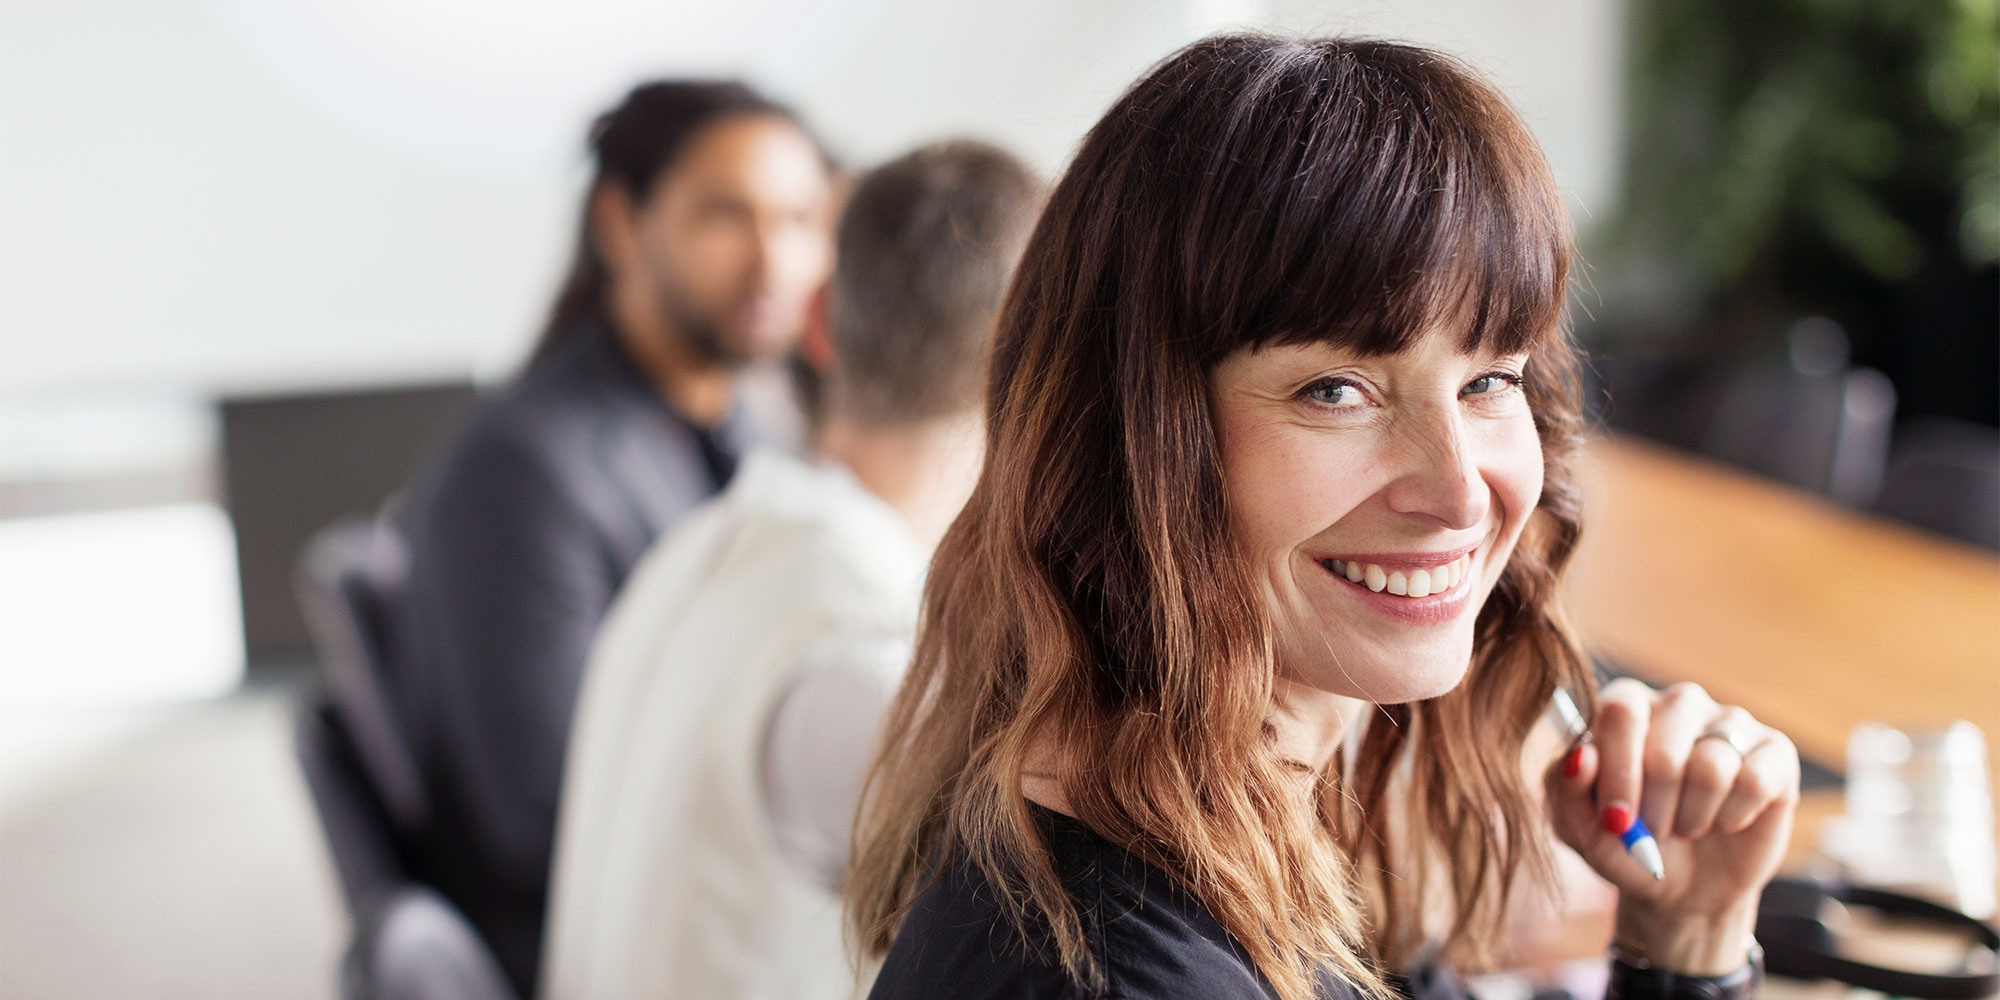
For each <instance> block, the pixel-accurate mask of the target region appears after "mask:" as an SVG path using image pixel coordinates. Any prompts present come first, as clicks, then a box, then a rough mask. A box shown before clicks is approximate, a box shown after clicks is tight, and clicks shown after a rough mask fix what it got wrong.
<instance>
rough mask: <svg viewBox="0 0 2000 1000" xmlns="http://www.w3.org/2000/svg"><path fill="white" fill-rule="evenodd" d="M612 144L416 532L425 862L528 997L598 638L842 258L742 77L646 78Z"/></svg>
mask: <svg viewBox="0 0 2000 1000" xmlns="http://www.w3.org/2000/svg"><path fill="white" fill-rule="evenodd" d="M591 146H592V150H593V152H594V154H595V159H596V164H597V176H596V178H595V180H594V182H593V183H592V185H591V187H590V190H589V193H588V196H587V200H586V205H585V214H584V219H583V225H582V227H581V233H580V238H579V243H578V247H577V256H576V261H575V263H574V265H573V266H572V269H571V271H570V274H569V277H568V279H567V281H566V283H565V286H564V287H563V289H562V291H561V293H560V295H559V296H558V299H557V302H556V305H555V308H554V310H553V314H552V315H551V317H550V320H549V322H548V324H547V326H546V328H545V330H544V332H543V335H542V340H541V342H540V344H539V345H538V346H537V348H536V350H535V353H534V356H533V358H532V360H531V361H530V363H529V366H528V368H527V370H526V371H525V373H523V374H522V376H521V377H520V378H519V379H518V380H517V381H516V382H515V383H514V384H512V385H511V386H509V387H508V388H506V389H505V390H504V391H502V392H500V393H499V394H497V396H496V397H495V398H493V399H492V400H491V401H489V402H488V403H487V404H486V405H485V406H484V407H483V408H482V409H481V410H480V411H479V412H478V413H477V414H476V415H475V416H474V417H473V418H472V419H471V420H470V421H469V422H468V424H467V425H466V426H465V427H463V428H461V429H460V431H459V432H458V433H457V434H456V435H455V437H454V438H453V440H452V441H451V442H450V443H449V444H447V445H446V447H445V448H444V449H443V450H442V451H441V453H440V454H438V455H435V456H433V458H432V460H431V461H430V462H429V464H428V465H427V466H426V467H425V468H424V470H423V471H422V472H421V473H420V474H419V476H418V478H417V479H416V481H415V482H414V483H413V484H412V486H411V489H410V490H409V492H408V494H407V496H406V497H405V498H404V499H405V506H404V507H403V509H402V515H401V517H400V521H401V525H402V528H403V531H404V533H405V535H406V537H407V542H408V547H409V571H410V580H409V591H408V602H407V606H406V611H407V614H406V615H405V616H404V621H403V622H402V623H401V624H402V628H403V635H402V637H401V638H402V649H403V657H402V658H403V660H404V661H405V663H406V668H405V669H401V670H399V671H398V683H399V686H400V687H401V690H398V691H397V692H395V695H396V698H395V700H396V703H397V705H398V707H399V710H400V711H401V712H402V714H403V716H404V717H403V718H402V719H401V720H400V721H401V723H402V724H403V726H404V727H405V729H406V730H407V735H408V736H409V737H410V743H411V744H412V745H413V746H414V747H415V748H416V752H417V755H418V758H419V765H420V767H421V768H422V769H423V770H424V772H425V782H426V785H427V787H428V791H429V794H430V806H431V815H430V817H429V820H428V823H427V824H426V829H425V830H424V831H423V832H422V835H421V837H420V840H421V843H420V844H419V845H418V848H417V851H416V853H417V855H418V856H417V857H416V858H414V859H412V861H413V864H414V867H415V868H416V869H417V874H418V876H419V877H421V878H423V879H426V880H428V881H430V882H431V883H433V884H435V885H436V886H437V887H438V888H439V889H440V890H441V891H442V892H443V893H444V894H445V896H447V897H448V898H450V899H451V900H452V901H453V902H454V903H456V904H457V905H458V906H459V907H460V909H462V910H464V912H465V914H466V915H467V917H469V918H470V919H471V921H472V923H473V924H474V926H475V927H477V928H478V929H479V931H480V933H481V934H482V935H483V936H484V937H485V938H486V939H487V942H488V943H489V944H490V945H491V946H492V947H493V950H494V952H495V954H496V955H497V957H498V958H499V959H500V962H501V965H502V966H503V967H504V968H505V969H506V971H507V973H508V975H509V977H510V978H511V979H512V980H513V982H514V985H515V987H516V988H517V989H518V990H520V991H521V993H522V995H524V996H525V995H528V994H529V993H530V991H531V989H532V986H533V984H534V982H535V975H536V962H537V956H538V954H539V950H540V946H541V937H542V919H543V910H544V909H545V904H546V897H547V891H548V890H547V883H548V873H549V863H550V862H549V859H550V851H551V842H552V839H553V832H554V826H555V815H556V804H557V800H558V796H559V794H560V789H559V786H560V780H561V775H562V765H563V752H564V747H565V745H566V743H567V741H568V738H569V730H570V718H571V714H572V712H573V711H574V708H575V702H576V697H577V687H578V684H579V678H580V677H581V675H582V672H583V666H584V660H585V657H586V655H587V654H588V652H589V648H590V643H591V640H592V637H593V636H594V635H595V634H596V632H597V627H598V624H599V622H600V620H601V619H602V618H603V616H604V614H605V611H606V609H608V608H609V607H610V606H611V601H612V598H613V597H614V596H615V595H616V594H617V592H618V590H619V588H620V586H621V585H622V584H623V582H624V579H625V576H626V574H627V573H628V572H629V571H630V570H631V569H632V566H633V565H634V563H636V562H637V561H638V558H639V555H640V553H641V552H643V551H645V549H646V548H647V546H648V545H649V544H651V542H652V541H653V539H654V537H655V536H656V535H658V534H659V533H660V532H661V531H663V530H664V529H666V528H667V527H669V526H670V525H672V524H673V523H674V522H675V521H676V520H678V519H679V518H680V516H681V515H682V514H683V513H684V512H686V511H687V510H688V509H689V508H690V507H693V506H694V505H696V504H698V503H700V502H701V501H703V500H704V499H706V498H707V497H709V496H710V495H712V494H714V493H715V492H716V491H718V490H719V489H721V488H722V487H723V486H724V485H725V484H726V483H727V482H728V481H729V480H730V478H731V476H732V475H733V473H734V472H735V469H736V465H737V462H738V460H739V458H740V456H742V455H743V454H744V452H745V451H746V449H748V448H749V447H751V446H753V445H756V444H758V443H760V442H762V441H764V440H766V439H767V437H768V435H767V434H766V433H764V432H763V430H762V429H761V428H760V427H759V425H758V422H757V420H756V419H755V418H754V417H753V416H751V415H750V414H747V413H746V412H745V411H744V408H743V407H742V405H741V404H740V401H739V400H738V398H737V397H738V389H739V383H740V376H741V374H742V372H743V370H744V368H745V367H746V366H747V365H749V364H751V363H753V362H757V361H760V360H765V359H771V358H775V357H778V356H780V355H782V354H784V353H785V352H787V351H789V350H790V349H791V348H792V346H793V345H794V344H795V343H796V340H797V338H798V336H799V334H800V331H801V329H802V327H803V323H804V319H805V315H806V309H807V306H808V303H809V302H810V301H811V300H812V297H813V296H814V295H815V294H816V293H817V292H818V290H819V289H820V287H821V286H822V285H823V284H824V282H825V280H826V278H827V275H828V273H829V269H830V267H831V264H832V256H833V249H832V239H831V223H832V216H833V213H834V192H833V185H834V178H833V176H832V169H831V164H830V162H829V159H828V157H827V156H826V154H825V152H824V151H823V149H822V148H821V147H820V146H819V144H818V143H817V142H816V141H815V140H814V138H813V137H812V136H811V135H809V134H808V133H807V131H806V130H805V128H804V127H803V126H802V125H801V123H800V122H799V120H798V119H797V118H796V117H795V116H794V115H793V114H792V113H791V112H790V111H788V110H786V109H785V108H784V107H782V106H780V105H778V104H775V103H773V102H771V101H769V100H767V99H765V98H763V97H761V96H759V95H758V94H756V93H755V92H753V91H751V90H750V89H749V88H747V87H745V86H743V85H741V84H738V83H731V82H660V83H651V84H646V85H643V86H640V87H638V88H636V89H634V90H633V91H632V92H631V93H630V94H629V95H628V96H627V97H626V98H625V100H624V101H623V102H622V103H621V104H620V105H619V106H618V107H616V108H614V109H613V110H611V111H610V112H607V113H606V114H605V115H603V116H602V117H600V118H599V119H598V120H597V122H596V124H595V126H594V127H593V129H592V132H591Z"/></svg>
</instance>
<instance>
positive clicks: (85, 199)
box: [0, 0, 1619, 400]
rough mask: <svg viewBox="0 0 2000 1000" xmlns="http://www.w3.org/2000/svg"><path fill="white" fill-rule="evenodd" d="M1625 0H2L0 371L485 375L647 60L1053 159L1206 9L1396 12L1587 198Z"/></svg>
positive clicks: (103, 380)
mask: <svg viewBox="0 0 2000 1000" xmlns="http://www.w3.org/2000/svg"><path fill="white" fill-rule="evenodd" d="M718 7H720V8H725V9H723V10H721V11H718V10H716V9H714V8H718ZM1618 10H1619V5H1618V4H1617V3H1615V2H1602V0H1505V2H1501V0H1406V2H1394V3H1392V2H1389V0H1374V2H1320V3H1314V2H1307V0H1172V2H1162V0H1092V2H1087V3H1080V2H1076V0H1017V2H1015V3H1011V4H1004V5H1003V4H991V3H975V2H970V0H965V2H939V0H844V2H843V0H739V2H736V3H733V4H728V5H713V4H705V3H697V2H693V0H568V2H564V3H556V2H554V0H543V2H534V0H486V2H476V3H475V2H473V0H289V2H279V0H21V2H15V3H10V4H6V5H4V6H0V394H12V395H13V396H14V398H16V399H17V400H19V399H22V398H29V399H32V398H34V397H47V396H48V395H49V394H63V395H69V394H72V393H78V392H85V393H102V392H113V393H116V392H122V391H127V390H140V391H155V392H157V391H162V390H167V391H174V392H185V393H190V394H195V395H205V394H208V393H212V392H221V391H230V390H258V391H267V390H282V389H289V388H300V387H307V386H313V385H323V384H329V383H336V384H353V383H358V382H366V381H377V380H386V381H402V380H407V379H414V378H422V377H432V376H441V375H461V374H464V373H466V372H469V371H470V372H476V373H481V374H484V375H486V376H488V377H491V376H495V375H500V374H504V373H505V372H506V371H507V370H509V369H510V368H511V366H512V365H513V363H514V362H515V360H516V359H517V358H518V357H519V356H520V353H521V352H522V351H523V350H524V349H525V347H526V345H527V343H528V340H529V338H530V336H531V334H532V330H533V328H534V326H535V324H536V322H537V320H538V319H539V318H540V313H541V311H542V309H543V307H544V304H545V300H546V299H547V297H548V295H549V293H550V291H551V289H552V287H553V285H554V283H555V281H556V279H557V277H558V271H559V269H560V268H561V266H562V264H563V262H564V259H565V257H566V254H567V251H568V249H569V246H570V242H571V240H572V238H573V233H572V226H573V224H574V214H575V209H576V204H575V203H576V199H577V195H578V189H579V186H580V185H581V183H582V181H583V177H584V163H583V158H582V155H581V152H580V146H581V134H582V130H583V127H584V123H585V121H586V120H587V118H588V116H589V115H590V114H591V113H592V112H593V111H594V110H596V109H597V108H599V107H601V106H603V105H604V104H606V103H608V102H609V101H610V100H612V99H614V98H615V97H616V95H617V94H618V92H619V91H620V90H621V89H622V88H623V87H624V86H625V85H626V84H628V83H629V82H630V81H631V80H633V79H634V78H636V77H637V76H639V75H642V74H665V73H673V72H689V71H695V72H711V73H713V72H724V71H741V72H744V73H746V74H748V75H749V76H751V77H752V78H753V79H755V80H757V81H758V82H760V83H762V84H764V85H765V86H767V87H769V88H770V89H772V90H773V91H775V92H777V93H779V94H780V95H782V96H785V97H787V98H789V99H792V100H794V101H796V102H797V103H799V104H800V105H801V106H802V107H803V108H804V109H805V110H806V111H807V113H808V114H809V115H810V116H811V117H812V119H813V120H814V121H815V122H816V123H818V125H819V126H820V128H821V129H822V131H824V132H825V133H826V134H827V136H828V137H829V138H830V140H831V141H832V142H833V143H834V145H835V146H836V147H837V148H838V149H839V150H841V151H842V152H844V153H845V154H847V155H848V156H849V157H850V158H852V159H854V160H856V161H858V162H864V163H865V162H867V161H870V160H873V159H877V158H879V157H882V156H885V155H887V154H890V153H893V152H895V151H897V150H898V149H900V148H902V147H904V146H907V145H909V144H911V143H913V142H916V141H919V140H922V139H926V138H931V137H935V136H939V135H943V134H947V133H974V134H981V135H985V136H988V137H991V138H994V139H997V140H999V141H1002V142H1005V143H1008V144H1010V145H1012V146H1014V147H1015V148H1017V149H1019V150H1021V151H1022V152H1024V153H1025V154H1028V155H1030V156H1031V157H1033V158H1034V159H1036V160H1037V161H1039V162H1041V163H1043V164H1044V165H1046V166H1048V167H1050V168H1051V169H1054V168H1056V167H1058V166H1059V165H1060V163H1061V161H1062V159H1063V158H1064V157H1065V155H1066V154H1067V152H1068V150H1069V149H1070V148H1071V146H1072V145H1073V144H1074V143H1075V141H1076V140H1077V138H1078V137H1079V136H1080V134H1081V133H1082V131H1083V129H1084V128H1085V127H1087V126H1088V125H1089V123H1090V122H1091V121H1092V120H1093V119H1094V118H1095V117H1096V115H1097V114H1098V113H1099V112H1100V111H1101V110H1102V109H1103V107H1104V106H1105V105H1106V103H1107V102H1109V101H1110V100H1111V99H1112V97H1114V96H1115V94H1116V93H1117V91H1118V90H1119V89H1120V88H1121V87H1123V86H1124V85H1125V84H1126V83H1128V82H1129V81H1130V80H1131V79H1132V78H1133V77H1135V76H1136V75H1137V74H1138V73H1139V72H1140V71H1141V70H1143V69H1144V68H1145V67H1146V66H1147V65H1148V64H1150V63H1151V62H1153V61H1154V60H1156V59H1158V58H1159V57H1161V56H1163V55H1165V54H1167V53H1168V52H1170V51H1171V50H1172V49H1173V48H1174V47H1175V46H1177V45H1179V44H1181V43H1183V42H1185V41H1187V40H1189V39H1191V38H1193V37H1196V36H1197V35H1199V34H1202V33H1204V32H1206V31H1209V30H1212V29H1214V28H1217V27H1224V26H1247V25H1263V26H1271V27H1279V28H1285V29H1292V30H1312V31H1324V30H1335V31H1354V32H1363V33H1369V34H1384V35H1393V36H1399V37H1404V38H1410V39H1413V40H1417V41H1422V42H1427V43H1431V44H1435V45H1438V46H1441V47H1443V48H1445V49H1448V50H1450V51H1453V52H1456V53H1458V54H1460V55H1462V56H1464V57H1466V58H1468V59H1469V60H1470V61H1472V62H1473V63H1474V64H1475V65H1477V66H1480V67H1481V68H1483V69H1485V70H1486V71H1487V72H1489V73H1490V74H1492V75H1493V76H1494V77H1495V78H1496V79H1497V80H1499V81H1500V82H1501V84H1502V85H1503V86H1504V87H1505V88H1506V89H1507V91H1508V92H1509V93H1510V95H1511V96H1512V97H1513V98H1514V99H1515V101H1516V102H1517V103H1518V104H1519V105H1520V106H1521V107H1522V108H1523V110H1524V111H1525V112H1526V113H1527V115H1528V117H1529V119H1530V121H1531V122H1532V124H1533V125H1534V126H1535V127H1536V129H1537V130H1538V132H1539V133H1540V135H1541V137H1542V140H1543V141H1544V143H1545V144H1546V145H1547V146H1548V148H1549V151H1550V153H1551V155H1552V157H1553V159H1554V161H1555V164H1556V167H1557V171H1558V173H1559V175H1560V176H1561V178H1562V180H1563V182H1564V183H1565V185H1566V186H1567V187H1568V188H1569V189H1570V191H1571V192H1572V193H1573V195H1574V196H1575V197H1576V198H1577V199H1578V200H1579V202H1580V203H1581V204H1582V205H1584V206H1588V205H1592V204H1595V203H1597V202H1598V201H1599V200H1601V198H1602V196H1603V194H1604V193H1605V192H1606V191H1607V190H1608V189H1609V187H1610V180H1611V167H1612V156H1613V143H1614V141H1615V133H1616V122H1615V117H1614V104H1615V101H1616V98H1617V94H1618V87H1617V80H1618V74H1619V65H1618V48H1619V47H1618V43H1617V37H1616V36H1617V28H1618V26H1617V24H1616V18H1617V12H1618Z"/></svg>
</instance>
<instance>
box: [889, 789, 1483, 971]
mask: <svg viewBox="0 0 2000 1000" xmlns="http://www.w3.org/2000/svg"><path fill="white" fill-rule="evenodd" d="M1028 808H1029V811H1030V812H1031V813H1033V815H1034V817H1035V824H1036V826H1037V827H1038V828H1040V830H1041V832H1042V835H1043V836H1044V837H1046V838H1047V839H1048V844H1049V848H1050V852H1051V854H1052V855H1053V859H1054V861H1055V869H1056V874H1057V875H1058V877H1060V878H1061V879H1062V882H1063V885H1064V886H1065V887H1066V888H1067V889H1068V890H1069V893H1070V898H1071V899H1073V900H1075V902H1076V908H1077V914H1078V916H1079V917H1080V918H1081V919H1082V921H1083V933H1084V938H1085V940H1086V941H1088V942H1089V948H1090V954H1091V957H1092V958H1093V959H1095V960H1096V962H1097V966H1098V968H1099V969H1101V970H1102V971H1103V974H1104V984H1103V988H1102V989H1100V990H1092V989H1088V988H1085V987H1084V986H1082V985H1079V984H1077V983H1075V982H1073V981H1072V980H1070V978H1069V977H1068V976H1067V975H1065V974H1064V973H1063V971H1062V966H1061V965H1060V964H1059V963H1058V962H1057V960H1056V957H1055V954H1056V952H1055V947H1054V943H1053V939H1052V938H1051V937H1050V936H1049V935H1047V934H1045V933H1042V934H1033V935H1031V937H1032V938H1033V940H1031V941H1023V940H1022V938H1021V936H1020V935H1019V934H1017V933H1016V932H1015V931H1014V929H1013V926H1012V924H1010V923H1009V922H1008V921H1007V919H1006V918H1005V917H1004V916H1003V915H1002V914H1001V912H1000V910H999V909H998V907H997V906H996V905H995V902H994V891H993V887H992V885H991V884H990V883H989V882H988V881H987V880H986V879H985V877H984V876H982V875H981V874H980V872H979V869H978V868H977V867H975V866H973V865H971V864H968V863H965V862H963V861H962V860H961V861H959V862H957V863H954V864H952V865H950V866H948V867H947V868H946V870H945V871H944V873H943V874H942V875H941V877H939V878H938V879H936V880H935V881H934V882H933V883H932V884H931V886H930V888H929V889H927V890H926V891H925V892H924V894H923V895H922V896H919V897H918V898H917V901H916V904H915V905H914V906H912V907H911V908H910V912H909V913H908V914H907V915H906V916H905V917H904V918H903V925H902V927H901V928H900V929H899V930H898V932H897V934H896V942H895V944H894V945H893V946H891V947H890V949H889V955H888V957H887V959H885V960H884V962H883V965H882V971H881V974H880V975H879V976H877V977H876V980H875V988H874V990H873V992H871V993H869V995H868V996H869V1000H932V998H936V997H956V998H960V1000H983V998H993V1000H999V998H1003V997H1005V998H1022V1000H1056V998H1063V1000H1069V998H1077V1000H1081V998H1090V1000H1168V998H1174V1000H1179V998H1190V1000H1192V998H1201V1000H1269V998H1275V997H1276V996H1277V994H1276V993H1275V992H1274V991H1273V990H1272V988H1271V984H1270V983H1269V982H1268V981H1266V980H1265V979H1264V976H1263V975H1262V974H1261V973H1259V972H1258V971H1257V967H1256V966H1255V965H1254V964H1253V963H1252V962H1251V961H1250V958H1249V956H1248V955H1247V954H1245V952H1244V951H1243V949H1242V948H1241V947H1239V946H1238V945H1237V943H1236V941H1235V940H1234V939H1233V938H1231V937H1230V935H1229V932H1228V931H1225V930H1224V929H1223V928H1222V925H1221V924H1220V923H1218V922H1217V921H1216V919H1215V917H1214V916H1213V915H1212V914H1210V913H1209V912H1208V908H1207V907H1205V906H1203V905H1202V904H1201V902H1200V900H1197V899H1196V898H1194V896H1193V895H1192V894H1190V893H1188V892H1187V891H1186V890H1185V889H1184V888H1182V887H1181V885H1180V884H1179V883H1178V882H1176V881H1174V879H1173V878H1171V877H1170V876H1168V875H1167V873H1166V872H1163V871H1161V870H1160V869H1158V868H1155V867H1153V866H1152V865H1150V864H1147V863H1146V862H1145V861H1142V860H1140V859H1139V858H1138V857H1137V856H1135V855H1133V854H1131V853H1129V852H1127V851H1124V850H1122V849H1120V848H1118V847H1117V846H1115V845H1113V844H1112V843H1111V842H1110V841H1108V840H1105V839H1104V838H1103V837H1100V836H1098V835H1097V834H1095V833H1092V832H1091V831H1090V829H1089V828H1088V827H1086V826H1084V825H1083V824H1082V823H1081V822H1079V821H1078V820H1076V819H1074V818H1072V817H1069V816H1065V815H1063V814H1061V813H1058V812H1054V811H1052V810H1049V809H1044V808H1042V807H1041V806H1037V805H1034V804H1032V803H1030V804H1029V807H1028ZM1390 982H1391V985H1392V986H1394V987H1395V988H1396V989H1397V990H1398V992H1400V993H1401V994H1402V995H1403V996H1406V997H1410V998H1412V1000H1447V998H1463V997H1464V996H1465V990H1464V988H1463V987H1462V986H1461V985H1460V984H1459V983H1458V982H1457V980H1455V979H1453V978H1452V977H1451V975H1450V974H1449V973H1448V972H1446V971H1445V970H1443V969H1442V968H1441V967H1439V966H1437V965H1434V964H1428V963H1426V964H1423V965H1419V966H1418V967H1416V968H1415V969H1413V970H1411V971H1410V973H1409V974H1408V975H1407V976H1404V977H1397V978H1393V979H1392V980H1391V981H1390ZM1319 995H1320V996H1321V997H1322V998H1326V1000H1335V998H1350V997H1356V996H1357V994H1356V992H1355V991H1354V990H1353V988H1352V987H1350V986H1348V985H1347V984H1346V983H1345V982H1343V981H1341V980H1339V979H1338V978H1337V977H1335V976H1333V975H1332V974H1331V973H1329V974H1326V975H1323V976H1322V977H1321V980H1320V986H1319Z"/></svg>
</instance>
